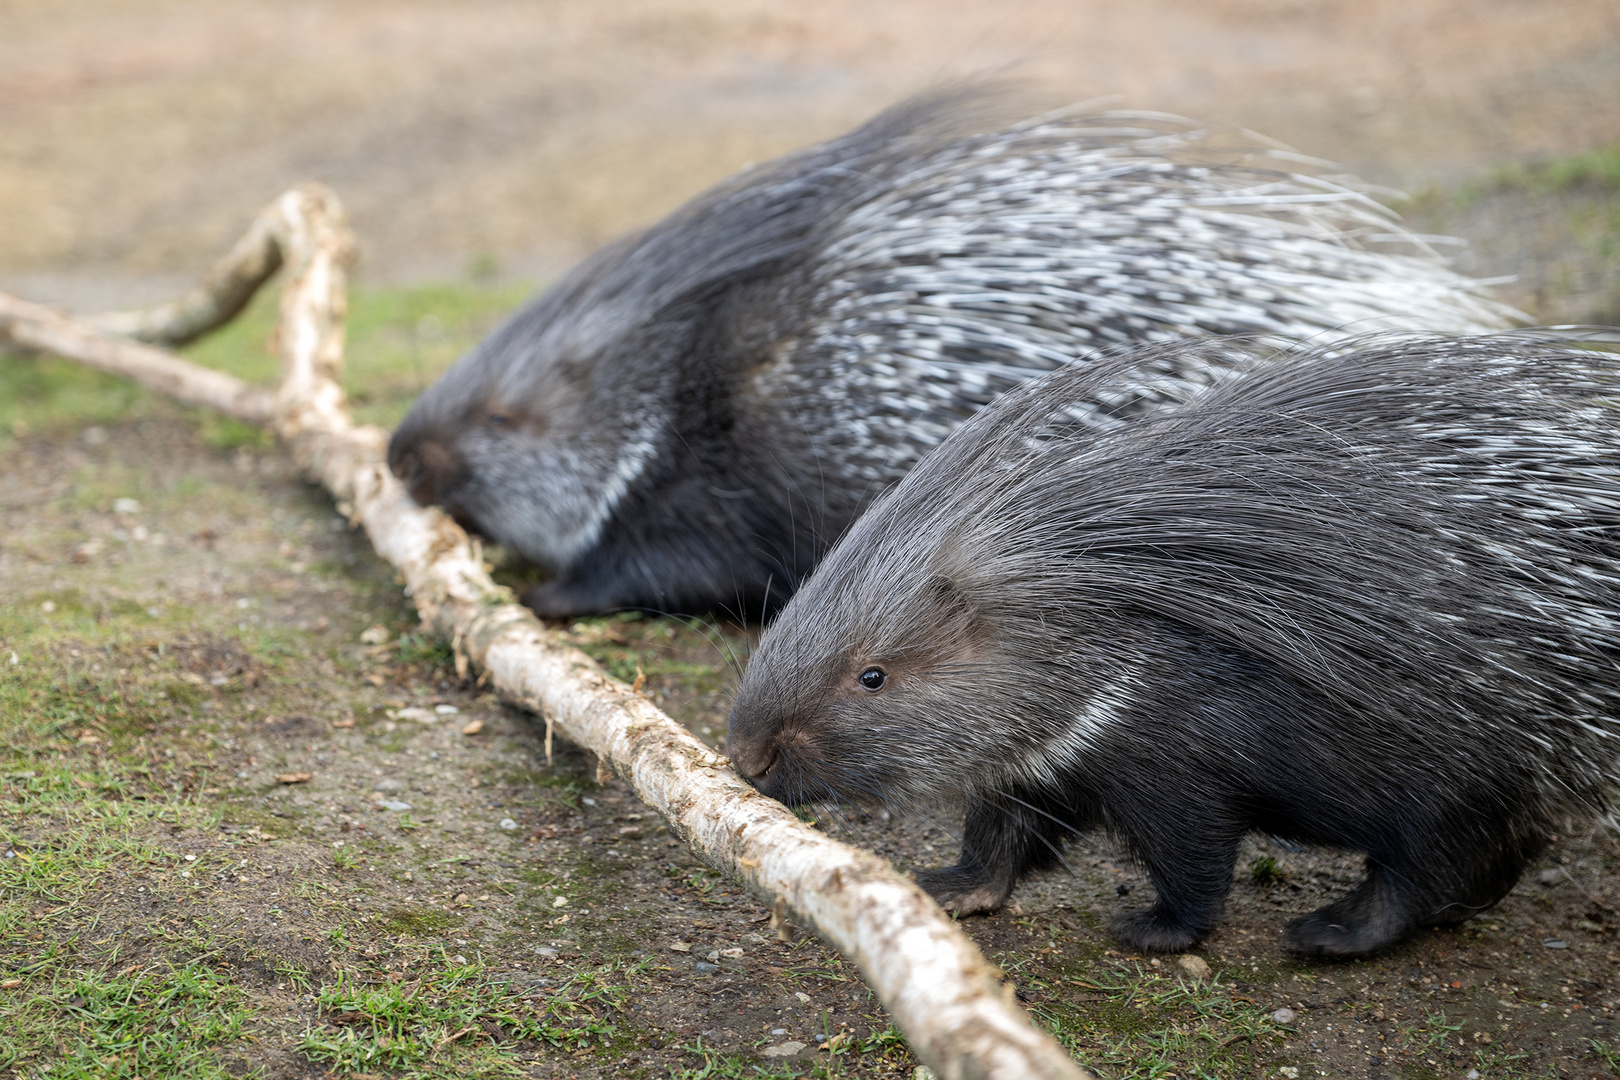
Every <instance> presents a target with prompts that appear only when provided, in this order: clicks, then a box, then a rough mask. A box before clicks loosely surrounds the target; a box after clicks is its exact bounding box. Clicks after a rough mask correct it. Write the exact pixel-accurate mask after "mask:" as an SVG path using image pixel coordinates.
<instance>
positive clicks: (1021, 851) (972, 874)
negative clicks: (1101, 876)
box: [916, 792, 1079, 915]
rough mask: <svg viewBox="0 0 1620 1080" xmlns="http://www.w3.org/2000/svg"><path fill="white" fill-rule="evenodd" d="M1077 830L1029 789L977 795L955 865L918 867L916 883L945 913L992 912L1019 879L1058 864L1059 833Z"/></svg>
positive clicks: (1002, 901) (1062, 815) (963, 832)
mask: <svg viewBox="0 0 1620 1080" xmlns="http://www.w3.org/2000/svg"><path fill="white" fill-rule="evenodd" d="M1078 828H1079V823H1077V822H1069V821H1068V820H1067V819H1066V818H1065V817H1064V814H1063V812H1062V810H1061V809H1060V808H1055V807H1051V806H1045V805H1042V802H1041V800H1040V799H1039V796H1037V795H1033V794H1031V793H1027V792H1019V793H1017V794H1016V795H1015V796H1014V797H1008V796H1005V795H993V796H984V797H980V798H977V799H975V800H974V801H973V802H972V803H971V804H970V805H969V806H968V812H967V819H966V821H964V822H963V825H962V854H961V857H960V859H959V860H958V861H957V863H956V864H955V865H954V866H944V867H940V868H938V869H935V870H918V871H916V878H917V884H918V885H921V886H922V888H923V890H924V891H925V892H927V893H928V895H929V896H932V897H933V898H934V900H935V902H937V903H938V904H939V906H940V907H942V908H944V909H945V910H946V911H954V912H956V913H957V914H958V915H977V914H980V913H984V912H991V911H995V910H997V909H998V908H1000V907H1001V905H1002V904H1004V903H1006V902H1007V897H1008V896H1010V895H1012V891H1013V886H1014V885H1016V884H1017V883H1018V879H1019V878H1020V877H1022V876H1023V875H1024V874H1026V873H1028V872H1029V871H1031V870H1042V869H1045V868H1047V867H1050V866H1053V865H1056V864H1057V863H1058V862H1060V861H1061V859H1062V856H1061V855H1060V854H1059V845H1060V844H1061V843H1062V842H1063V837H1064V836H1065V835H1066V834H1068V833H1071V832H1075V831H1077V829H1078Z"/></svg>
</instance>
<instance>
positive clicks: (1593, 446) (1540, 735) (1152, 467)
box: [745, 334, 1620, 804]
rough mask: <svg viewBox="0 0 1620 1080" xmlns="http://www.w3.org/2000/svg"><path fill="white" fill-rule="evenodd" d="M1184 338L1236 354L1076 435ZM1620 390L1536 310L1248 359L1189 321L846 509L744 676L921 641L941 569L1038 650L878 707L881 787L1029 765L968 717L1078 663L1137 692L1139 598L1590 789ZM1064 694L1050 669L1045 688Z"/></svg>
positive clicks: (1615, 606)
mask: <svg viewBox="0 0 1620 1080" xmlns="http://www.w3.org/2000/svg"><path fill="white" fill-rule="evenodd" d="M1190 353H1198V354H1201V355H1202V356H1203V357H1204V358H1205V362H1206V363H1207V364H1208V365H1209V366H1210V367H1212V368H1224V369H1226V370H1229V371H1235V370H1237V369H1238V368H1239V367H1242V366H1245V365H1248V366H1249V367H1250V370H1249V371H1247V372H1246V373H1245V374H1243V375H1242V376H1241V377H1240V378H1236V379H1233V380H1232V381H1230V382H1228V383H1227V384H1226V385H1224V386H1222V387H1219V388H1216V389H1212V390H1207V391H1204V392H1202V393H1199V392H1197V391H1194V392H1193V393H1192V394H1191V395H1190V401H1189V403H1188V404H1186V405H1184V406H1182V407H1181V408H1180V409H1178V410H1175V411H1173V412H1166V413H1164V414H1162V415H1158V416H1155V417H1152V418H1148V419H1144V420H1141V421H1139V422H1138V423H1136V424H1133V425H1131V426H1129V427H1127V428H1122V429H1119V430H1117V431H1114V432H1112V433H1110V434H1107V435H1103V436H1098V435H1097V434H1096V426H1097V425H1096V421H1095V419H1094V414H1095V413H1096V412H1099V411H1101V412H1104V413H1106V412H1107V405H1106V403H1099V402H1098V397H1099V391H1101V392H1102V396H1103V397H1104V398H1106V397H1107V396H1108V395H1109V393H1110V391H1111V388H1112V386H1113V385H1115V383H1116V381H1117V380H1119V379H1120V378H1121V377H1125V378H1136V377H1139V374H1138V373H1141V372H1143V371H1152V370H1153V369H1155V368H1156V367H1158V366H1160V363H1159V362H1160V361H1162V360H1163V359H1164V358H1165V357H1166V355H1168V354H1174V355H1175V356H1176V360H1174V361H1173V366H1175V365H1183V364H1194V363H1198V361H1196V360H1193V359H1192V358H1190V357H1189V356H1188V354H1190ZM1245 353H1247V354H1248V355H1250V357H1251V359H1249V360H1247V361H1244V360H1240V359H1238V357H1239V356H1240V355H1243V354H1245ZM1617 397H1620V356H1617V355H1615V354H1613V353H1607V352H1597V351H1592V350H1589V349H1584V348H1580V347H1578V346H1575V345H1572V344H1570V343H1568V342H1566V341H1564V340H1562V339H1554V338H1545V337H1538V336H1535V335H1532V334H1510V335H1496V336H1488V337H1480V338H1463V339H1437V338H1412V339H1405V340H1391V339H1374V340H1364V341H1359V342H1349V343H1342V344H1341V345H1338V346H1335V347H1334V349H1333V350H1331V351H1330V350H1326V349H1317V350H1300V351H1296V352H1294V353H1292V354H1290V355H1288V356H1287V357H1286V358H1285V359H1272V360H1260V361H1257V360H1255V359H1253V354H1252V352H1249V350H1245V349H1243V348H1242V347H1241V344H1240V343H1237V342H1209V343H1184V344H1176V345H1169V346H1162V347H1156V348H1150V349H1147V350H1142V351H1139V352H1137V353H1133V354H1130V355H1128V356H1126V357H1123V358H1115V359H1110V360H1099V361H1098V362H1097V363H1096V364H1094V365H1093V366H1092V367H1091V368H1090V369H1085V368H1073V369H1069V370H1065V371H1063V372H1060V373H1057V374H1055V375H1053V376H1049V377H1048V378H1046V379H1045V380H1042V381H1040V382H1038V383H1035V384H1033V385H1031V386H1028V387H1025V388H1023V389H1021V390H1018V391H1015V392H1014V393H1013V394H1010V395H1008V397H1007V398H1005V399H1004V400H1003V401H1001V402H1000V403H999V404H998V405H997V406H996V408H995V409H994V410H991V411H988V412H986V413H982V414H981V415H980V416H978V417H976V418H975V419H974V420H972V421H970V422H969V424H968V425H967V426H965V427H964V428H963V429H962V430H961V431H959V432H958V433H957V434H956V435H955V436H954V437H953V438H952V439H951V440H950V441H949V442H947V443H946V444H945V445H944V446H943V447H941V449H940V450H939V451H938V452H936V453H935V454H934V455H932V456H931V457H930V458H928V459H927V461H926V462H925V463H924V464H923V465H922V466H920V467H919V468H918V469H917V470H915V471H914V472H913V473H912V474H911V475H910V476H909V477H908V478H907V479H906V480H905V481H904V482H903V483H902V484H901V485H900V487H899V488H898V489H897V490H896V491H894V492H893V493H892V494H891V495H889V496H888V497H887V498H885V499H884V500H882V501H881V502H880V503H879V504H878V505H877V506H875V507H874V508H873V509H872V510H871V511H869V512H868V513H867V514H866V515H865V516H864V517H863V518H862V519H861V520H860V521H859V522H857V523H856V525H855V526H854V528H853V529H852V530H851V532H850V533H849V535H848V536H846V537H845V539H844V540H842V541H841V542H840V543H839V545H838V546H837V547H836V548H835V549H834V551H833V552H832V553H831V555H830V556H829V557H828V559H827V560H826V561H825V562H824V563H823V565H822V567H821V569H820V570H819V571H818V572H817V573H816V574H815V575H814V576H813V577H812V578H811V580H810V581H809V582H808V583H807V585H806V586H805V588H804V589H803V590H802V591H801V593H800V594H799V595H798V596H797V597H795V599H794V600H793V601H792V602H791V603H790V606H789V607H788V608H787V609H786V610H785V611H784V613H783V616H782V617H781V619H780V620H779V621H778V622H777V624H776V625H775V626H773V628H772V629H771V630H770V631H769V632H768V633H767V635H766V636H765V638H764V640H763V641H762V642H761V644H760V647H759V648H758V649H757V650H756V652H755V654H754V658H753V661H752V665H751V667H750V670H749V672H748V679H747V681H746V682H745V693H746V692H747V690H748V688H749V687H750V686H753V685H757V687H758V689H759V690H760V691H761V692H763V693H765V694H766V696H767V697H772V698H777V697H779V696H780V695H779V694H778V693H776V692H773V691H770V690H768V689H766V688H767V686H768V685H769V684H772V683H778V682H779V683H781V684H782V686H783V687H784V688H792V689H791V691H790V693H791V694H801V695H802V694H809V693H812V688H813V686H814V679H815V676H814V675H812V674H810V672H811V671H812V670H813V669H815V667H816V665H817V664H818V663H826V662H828V661H829V660H830V658H833V657H838V656H843V655H844V654H845V653H847V652H848V650H849V649H850V648H851V646H852V645H854V644H855V643H858V642H859V643H865V645H863V647H879V648H899V647H900V643H903V642H910V643H912V644H913V645H916V644H918V643H927V642H928V641H929V637H930V633H931V628H932V627H933V626H935V625H941V623H940V622H939V613H938V612H937V611H934V610H932V609H931V607H930V604H929V603H928V602H927V600H926V597H927V595H928V593H929V589H930V588H931V585H930V583H931V582H937V581H939V580H940V579H942V578H943V579H947V580H949V581H950V582H951V583H952V588H953V592H954V595H955V596H956V597H957V598H958V599H960V600H961V601H962V602H964V603H967V604H969V605H970V606H972V607H974V608H975V610H977V611H979V612H981V614H982V618H983V619H984V620H985V621H986V628H985V629H984V631H983V635H982V636H983V637H984V638H985V639H987V640H993V641H994V642H995V643H996V648H995V649H994V653H995V655H997V656H1002V657H1010V658H1013V659H1015V660H1016V661H1018V663H1019V664H1020V665H1025V664H1027V665H1032V666H1033V670H1039V671H1041V672H1042V673H1043V674H1044V678H1040V677H1034V676H1033V675H1032V669H1031V668H1026V667H1022V666H1020V667H1017V668H1013V669H1008V674H1009V675H1010V676H1011V677H1012V678H1014V679H1016V680H1017V682H1018V684H1019V685H1018V686H1017V687H1014V686H1005V687H1001V686H996V685H994V684H995V680H996V678H997V674H996V672H994V671H986V670H981V669H980V667H979V666H976V665H975V666H973V667H972V670H973V672H974V677H975V678H986V679H988V680H990V685H989V686H987V688H986V689H984V690H983V691H982V692H980V693H975V694H972V695H969V696H968V698H967V699H966V700H968V701H969V702H971V703H980V704H983V705H984V707H985V708H984V711H983V712H982V713H978V712H971V711H970V712H969V713H964V714H963V715H961V716H960V717H957V718H956V720H955V722H954V723H940V724H936V725H930V728H931V729H933V728H937V729H939V730H938V731H937V732H933V731H931V732H930V733H929V734H926V735H923V734H920V733H919V732H918V731H916V730H912V729H911V726H910V725H901V727H900V729H899V730H897V731H895V732H894V733H893V741H892V745H894V746H897V747H899V746H904V747H905V748H906V749H905V750H903V751H900V752H901V753H903V754H904V755H907V756H908V757H909V758H910V759H913V760H909V761H906V760H902V761H897V762H896V763H894V765H893V766H892V768H886V775H889V776H891V777H894V778H903V779H899V780H898V781H897V782H896V783H895V787H896V790H897V791H902V790H910V791H911V793H912V794H916V795H941V794H949V793H951V792H954V791H959V790H961V789H962V788H963V787H964V786H965V787H971V786H972V784H971V781H968V780H966V779H965V778H956V779H952V778H951V777H949V776H948V775H946V774H947V773H948V772H949V771H950V770H948V769H947V770H944V771H942V770H941V769H940V765H941V764H942V763H943V762H950V763H951V764H952V766H953V767H954V766H957V765H959V766H960V767H961V768H965V769H969V770H973V769H987V770H994V769H997V768H1003V767H1005V768H1007V769H1016V768H1023V767H1026V766H1027V765H1028V764H1029V761H1030V760H1031V758H1030V754H1032V753H1035V754H1037V756H1038V751H1037V748H1038V747H1039V746H1040V745H1042V744H1043V742H1045V741H1047V740H1049V739H1050V738H1051V736H1052V735H1053V732H1051V731H1046V730H1038V731H1033V732H1028V733H1024V734H1025V735H1026V736H1027V737H1025V738H1019V737H1017V733H1016V732H1015V733H1013V734H1014V738H1013V739H1012V740H1011V741H1010V742H1009V744H1008V746H1007V748H1006V749H1005V750H1004V751H997V754H999V755H1000V756H1001V757H1002V758H1003V759H1004V760H1003V761H1002V763H1001V764H999V765H998V764H996V762H995V760H994V757H993V756H987V755H986V752H985V749H984V741H983V736H984V735H985V734H986V733H987V732H990V731H996V732H999V731H1000V730H1001V729H1003V728H1004V727H1005V726H1006V724H1007V720H1006V715H1007V711H1008V706H1007V701H1009V700H1018V699H1020V698H1027V697H1028V696H1029V695H1030V694H1032V693H1036V691H1035V690H1033V689H1032V684H1041V683H1043V682H1050V684H1051V685H1053V686H1054V687H1063V686H1064V683H1065V682H1066V681H1072V680H1066V679H1065V669H1067V668H1073V667H1075V666H1076V665H1079V664H1082V663H1090V664H1093V665H1094V667H1095V670H1096V671H1099V672H1109V671H1110V670H1111V671H1112V682H1111V684H1110V685H1108V686H1107V687H1106V688H1104V687H1100V686H1097V685H1095V684H1092V685H1090V686H1089V687H1088V688H1087V689H1086V690H1085V693H1102V692H1103V691H1104V690H1105V689H1106V691H1107V692H1108V693H1109V694H1112V695H1114V696H1115V697H1119V696H1128V695H1129V693H1130V691H1131V685H1130V683H1131V680H1132V679H1135V678H1140V677H1143V676H1142V673H1141V672H1139V671H1135V670H1134V669H1133V667H1132V665H1131V663H1130V662H1129V660H1128V659H1122V660H1121V662H1120V663H1118V664H1112V665H1110V664H1106V663H1100V662H1098V659H1097V658H1098V657H1101V656H1105V655H1106V654H1107V652H1108V646H1107V641H1106V639H1107V637H1108V628H1109V627H1111V626H1115V625H1117V624H1119V623H1120V622H1130V621H1132V620H1141V619H1144V618H1148V619H1162V620H1168V621H1172V622H1175V623H1178V624H1181V625H1184V626H1187V627H1191V628H1193V629H1195V630H1196V631H1197V632H1199V633H1203V634H1208V635H1210V636H1212V637H1214V638H1216V639H1219V640H1220V641H1222V642H1225V643H1227V644H1229V645H1230V646H1232V647H1235V648H1237V649H1239V650H1241V651H1243V652H1244V653H1247V654H1250V655H1254V656H1257V657H1261V658H1264V659H1265V660H1266V661H1267V662H1269V663H1273V664H1276V665H1277V666H1279V667H1280V668H1281V669H1283V670H1284V671H1286V672H1288V673H1289V674H1290V675H1291V676H1292V677H1293V678H1295V679H1297V680H1299V681H1300V682H1302V683H1305V684H1307V685H1309V686H1311V687H1312V688H1313V689H1315V690H1317V691H1319V692H1320V693H1321V694H1322V695H1324V696H1325V697H1326V698H1328V699H1330V700H1332V701H1334V702H1336V703H1337V704H1338V705H1339V706H1341V707H1342V708H1343V709H1345V710H1346V711H1347V713H1349V714H1352V715H1355V716H1357V717H1359V718H1361V720H1363V721H1364V722H1365V723H1367V724H1368V725H1370V726H1369V730H1375V731H1380V732H1392V731H1407V732H1411V731H1421V732H1422V733H1423V734H1422V739H1423V741H1425V742H1431V743H1433V744H1434V745H1435V746H1437V747H1447V746H1449V747H1452V748H1454V749H1456V750H1457V751H1458V752H1461V753H1481V754H1491V753H1496V752H1501V753H1504V754H1514V755H1521V756H1525V757H1527V758H1528V759H1532V760H1534V761H1535V762H1536V765H1537V768H1538V769H1539V770H1540V772H1541V773H1542V774H1543V776H1544V779H1545V785H1544V786H1545V789H1546V791H1547V793H1548V794H1549V796H1556V797H1567V796H1573V797H1576V798H1579V799H1582V800H1585V801H1586V802H1588V804H1595V803H1596V802H1597V801H1599V800H1601V798H1602V792H1603V791H1604V790H1605V789H1606V787H1607V786H1608V785H1610V784H1611V783H1612V782H1613V781H1614V779H1615V776H1614V768H1615V762H1614V759H1615V755H1616V752H1617V751H1620V742H1616V741H1615V740H1616V736H1617V735H1620V721H1617V719H1616V718H1617V717H1620V670H1617V666H1616V661H1617V659H1620V414H1617V413H1616V411H1615V406H1614V405H1613V404H1612V402H1613V401H1614V400H1615V399H1616V398H1617ZM923 647H924V650H925V651H926V649H927V645H926V644H925V645H924V646H923ZM778 657H781V658H782V659H780V660H778V659H777V658H778ZM1068 673H1069V674H1071V675H1072V674H1073V671H1069V672H1068ZM1122 675H1123V676H1125V677H1124V678H1120V676H1122ZM807 680H808V681H807ZM1080 696H1081V697H1083V696H1084V694H1082V695H1080ZM1077 701H1078V699H1077V698H1076V697H1075V695H1074V694H1073V691H1072V690H1071V689H1069V688H1067V687H1064V688H1063V689H1061V690H1059V691H1057V692H1056V696H1054V697H1053V698H1052V700H1050V701H1045V700H1044V699H1043V702H1044V703H1043V704H1042V705H1041V706H1039V708H1037V709H1036V710H1035V711H1037V712H1039V711H1043V710H1048V709H1050V710H1052V711H1054V712H1055V714H1059V715H1070V714H1072V712H1073V706H1074V705H1075V704H1076V703H1077ZM964 707H967V708H970V709H971V705H969V706H964ZM789 711H791V710H789ZM936 735H937V737H938V738H939V739H941V740H943V741H942V742H941V743H940V744H939V745H938V746H933V745H929V744H928V742H927V740H928V739H930V738H933V737H935V736H936ZM1493 743H1494V744H1495V745H1494V747H1493V745H1492V744H1493ZM885 745H891V743H890V742H889V740H887V739H883V738H880V739H879V741H878V744H877V746H878V754H881V747H882V746H885ZM1069 745H1073V742H1072V740H1071V741H1070V743H1069ZM1469 748H1472V749H1471V750H1470V749H1469ZM873 767H874V768H877V767H878V765H877V763H876V762H874V763H873ZM874 775H875V774H874ZM886 782H887V781H886ZM833 787H836V785H834V786H833ZM832 790H833V789H832V788H829V790H828V791H827V792H826V793H827V794H831V793H832ZM799 794H800V795H801V796H806V797H807V796H814V795H816V794H821V793H820V792H817V791H815V790H813V785H811V786H807V787H806V789H805V790H804V791H802V792H800V793H799Z"/></svg>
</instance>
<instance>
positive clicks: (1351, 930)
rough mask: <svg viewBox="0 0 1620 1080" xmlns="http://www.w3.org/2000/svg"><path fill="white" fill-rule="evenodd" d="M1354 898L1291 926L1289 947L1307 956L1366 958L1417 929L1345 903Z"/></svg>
mask: <svg viewBox="0 0 1620 1080" xmlns="http://www.w3.org/2000/svg"><path fill="white" fill-rule="evenodd" d="M1354 897H1355V894H1354V893H1352V894H1351V895H1350V896H1348V897H1346V898H1345V899H1344V900H1340V901H1338V902H1337V903H1333V904H1329V905H1327V906H1326V907H1320V908H1317V909H1316V910H1315V911H1313V912H1311V913H1310V914H1308V915H1301V916H1300V917H1299V918H1297V919H1295V920H1294V921H1293V922H1291V923H1289V924H1288V928H1287V929H1286V930H1285V931H1284V932H1283V938H1284V940H1285V941H1287V942H1288V946H1289V948H1292V949H1294V950H1295V951H1297V952H1301V953H1304V954H1305V955H1306V956H1364V955H1366V954H1367V953H1370V952H1376V951H1377V950H1379V949H1382V948H1383V947H1384V946H1386V945H1393V944H1394V943H1395V942H1397V941H1399V940H1401V938H1403V937H1405V936H1406V935H1407V934H1408V933H1410V932H1411V931H1412V930H1413V929H1415V927H1413V926H1412V924H1411V923H1410V922H1409V921H1408V920H1405V919H1396V918H1391V917H1390V913H1388V912H1385V911H1381V910H1375V911H1372V912H1368V911H1366V910H1358V909H1360V908H1363V907H1365V905H1352V904H1347V903H1346V902H1345V901H1346V900H1351V899H1353V898H1354Z"/></svg>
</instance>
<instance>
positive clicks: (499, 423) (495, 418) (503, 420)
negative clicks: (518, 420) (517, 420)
mask: <svg viewBox="0 0 1620 1080" xmlns="http://www.w3.org/2000/svg"><path fill="white" fill-rule="evenodd" d="M488 420H489V422H490V423H491V424H494V425H495V426H496V427H505V426H506V425H507V424H510V423H511V422H512V418H511V417H509V416H507V415H506V414H505V413H498V412H492V413H490V414H489V416H488Z"/></svg>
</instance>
